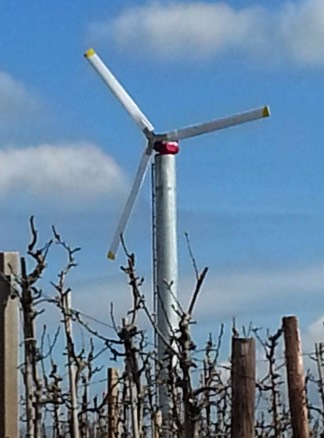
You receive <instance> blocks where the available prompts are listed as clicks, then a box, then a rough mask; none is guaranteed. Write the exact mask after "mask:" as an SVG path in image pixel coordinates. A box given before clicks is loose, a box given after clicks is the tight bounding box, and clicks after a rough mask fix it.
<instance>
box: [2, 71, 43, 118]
mask: <svg viewBox="0 0 324 438" xmlns="http://www.w3.org/2000/svg"><path fill="white" fill-rule="evenodd" d="M0 96H1V99H0V124H4V123H11V122H15V121H17V120H18V119H21V118H22V117H23V118H24V119H25V118H28V117H29V116H30V115H32V114H35V113H36V112H37V110H38V109H39V108H40V106H41V105H40V100H39V99H38V97H37V96H36V95H34V94H33V93H32V92H31V91H29V90H28V89H27V88H26V87H25V85H24V84H23V83H22V82H20V81H18V80H16V79H14V78H13V77H12V76H11V75H9V74H8V73H6V72H3V71H0Z"/></svg>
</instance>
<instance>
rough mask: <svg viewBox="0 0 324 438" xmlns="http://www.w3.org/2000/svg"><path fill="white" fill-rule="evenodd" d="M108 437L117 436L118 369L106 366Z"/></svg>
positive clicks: (113, 437) (114, 437)
mask: <svg viewBox="0 0 324 438" xmlns="http://www.w3.org/2000/svg"><path fill="white" fill-rule="evenodd" d="M107 390H108V398H107V403H108V438H116V437H117V436H119V434H118V430H117V426H118V413H119V410H118V370H117V368H108V388H107Z"/></svg>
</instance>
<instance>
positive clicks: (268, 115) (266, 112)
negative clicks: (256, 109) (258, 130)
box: [262, 106, 270, 117]
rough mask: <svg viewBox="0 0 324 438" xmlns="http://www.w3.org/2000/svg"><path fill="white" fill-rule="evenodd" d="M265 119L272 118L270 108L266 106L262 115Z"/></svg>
mask: <svg viewBox="0 0 324 438" xmlns="http://www.w3.org/2000/svg"><path fill="white" fill-rule="evenodd" d="M262 115H263V117H270V108H269V107H268V106H265V107H264V108H263V113H262Z"/></svg>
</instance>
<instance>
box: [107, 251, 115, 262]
mask: <svg viewBox="0 0 324 438" xmlns="http://www.w3.org/2000/svg"><path fill="white" fill-rule="evenodd" d="M107 257H108V258H109V259H110V260H115V254H114V253H113V252H112V251H109V253H108V256H107Z"/></svg>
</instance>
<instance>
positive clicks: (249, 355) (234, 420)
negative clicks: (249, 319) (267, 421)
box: [231, 337, 255, 438]
mask: <svg viewBox="0 0 324 438" xmlns="http://www.w3.org/2000/svg"><path fill="white" fill-rule="evenodd" d="M231 382H232V413H231V438H253V437H254V406H255V340H254V339H253V338H248V339H246V338H235V337H233V338H232V370H231Z"/></svg>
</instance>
